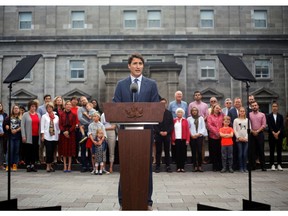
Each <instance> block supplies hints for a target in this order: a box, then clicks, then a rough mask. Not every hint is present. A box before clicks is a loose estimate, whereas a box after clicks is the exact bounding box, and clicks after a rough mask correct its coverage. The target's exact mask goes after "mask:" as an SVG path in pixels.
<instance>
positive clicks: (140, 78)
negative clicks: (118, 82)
mask: <svg viewBox="0 0 288 216" xmlns="http://www.w3.org/2000/svg"><path fill="white" fill-rule="evenodd" d="M130 78H131V83H133V82H134V80H135V79H136V77H133V76H131V75H130ZM142 78H143V75H140V76H139V77H137V79H138V81H139V82H140V83H141V82H142Z"/></svg>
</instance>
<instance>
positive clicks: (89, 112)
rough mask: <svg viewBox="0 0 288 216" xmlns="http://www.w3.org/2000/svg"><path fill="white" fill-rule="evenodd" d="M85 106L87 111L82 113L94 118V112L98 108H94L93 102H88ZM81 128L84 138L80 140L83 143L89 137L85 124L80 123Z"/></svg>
mask: <svg viewBox="0 0 288 216" xmlns="http://www.w3.org/2000/svg"><path fill="white" fill-rule="evenodd" d="M85 108H86V110H87V112H83V113H82V114H83V115H84V116H85V117H86V118H88V119H92V118H93V114H94V113H95V112H96V110H95V109H94V108H93V104H92V103H87V105H86V107H85ZM79 129H80V132H81V134H82V139H81V140H80V142H79V143H80V144H81V143H83V142H85V141H86V140H87V138H88V137H87V136H85V132H84V126H83V125H80V127H79ZM90 145H91V143H90ZM90 148H91V147H90Z"/></svg>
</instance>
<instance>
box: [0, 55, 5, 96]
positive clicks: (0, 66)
mask: <svg viewBox="0 0 288 216" xmlns="http://www.w3.org/2000/svg"><path fill="white" fill-rule="evenodd" d="M0 71H1V75H0V92H1V93H0V101H2V102H3V100H2V93H3V92H4V91H3V90H4V89H3V80H4V77H3V55H0Z"/></svg>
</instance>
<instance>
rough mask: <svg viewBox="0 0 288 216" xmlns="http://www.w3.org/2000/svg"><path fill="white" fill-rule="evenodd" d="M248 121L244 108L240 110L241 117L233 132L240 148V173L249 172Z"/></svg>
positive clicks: (235, 123) (236, 120)
mask: <svg viewBox="0 0 288 216" xmlns="http://www.w3.org/2000/svg"><path fill="white" fill-rule="evenodd" d="M247 129H248V119H247V118H246V111H245V108H244V107H240V109H239V117H238V118H236V119H235V120H234V122H233V130H234V133H235V137H236V143H237V147H238V160H239V169H240V172H247V164H246V163H247V152H248V133H247Z"/></svg>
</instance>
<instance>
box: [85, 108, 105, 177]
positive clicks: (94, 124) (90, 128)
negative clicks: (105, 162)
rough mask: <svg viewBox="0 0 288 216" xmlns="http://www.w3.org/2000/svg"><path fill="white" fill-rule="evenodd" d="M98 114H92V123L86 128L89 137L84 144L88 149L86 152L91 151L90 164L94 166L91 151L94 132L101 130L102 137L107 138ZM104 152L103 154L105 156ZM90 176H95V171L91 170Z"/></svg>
mask: <svg viewBox="0 0 288 216" xmlns="http://www.w3.org/2000/svg"><path fill="white" fill-rule="evenodd" d="M100 118H101V117H100V113H99V112H95V113H94V114H93V122H92V123H90V124H89V126H88V136H89V139H88V141H87V143H86V148H87V149H89V150H88V151H91V155H92V157H91V162H92V164H93V165H94V164H95V159H94V156H95V155H94V154H93V151H92V146H93V144H94V142H95V140H94V139H95V137H96V132H97V130H98V129H102V131H103V133H104V137H105V138H106V137H107V134H106V130H105V127H104V125H103V124H102V123H101V122H100ZM105 153H106V152H104V154H105ZM91 174H95V169H93V171H92V172H91Z"/></svg>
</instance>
